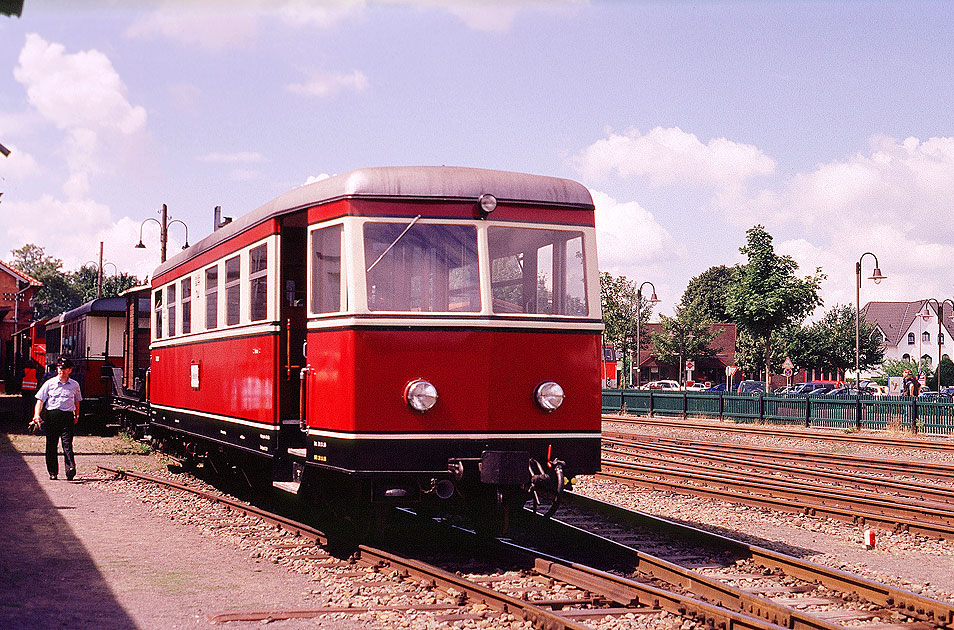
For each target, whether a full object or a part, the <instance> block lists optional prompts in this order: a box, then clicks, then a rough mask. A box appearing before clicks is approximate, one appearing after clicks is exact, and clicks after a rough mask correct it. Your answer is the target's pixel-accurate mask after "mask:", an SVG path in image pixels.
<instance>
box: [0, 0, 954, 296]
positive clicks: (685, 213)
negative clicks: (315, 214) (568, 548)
mask: <svg viewBox="0 0 954 630" xmlns="http://www.w3.org/2000/svg"><path fill="white" fill-rule="evenodd" d="M952 24H954V5H952V4H951V3H947V2H927V3H925V2H905V3H895V2H884V3H881V2H860V1H857V2H850V1H844V2H791V3H782V2H753V1H744V2H718V3H716V2H711V3H706V2H694V3H690V2H674V3H666V2H576V1H568V2H546V3H543V2H506V3H505V2H500V3H495V2H492V1H483V2H477V1H473V2H442V1H440V0H385V1H380V2H376V1H373V0H366V1H355V2H334V3H332V2H301V1H299V2H270V3H265V2H251V1H247V2H241V1H239V2H224V1H223V2H189V3H185V2H173V3H158V2H147V1H142V2H134V3H128V2H127V3H120V2H105V1H103V2H85V3H84V2H80V3H69V2H65V1H60V2H54V1H42V0H26V1H25V6H24V10H23V15H22V17H20V18H15V17H0V143H3V144H4V145H6V146H7V147H8V148H10V149H12V151H13V152H12V154H11V155H10V157H8V158H5V159H4V158H0V191H2V192H3V193H4V195H3V198H2V202H0V226H2V230H0V259H3V260H9V259H10V251H11V250H12V249H15V248H17V247H20V246H22V245H23V244H24V243H28V242H32V243H35V244H37V245H40V246H42V247H44V248H45V249H46V251H47V253H48V254H51V255H53V256H56V257H58V258H61V259H63V261H64V263H65V266H66V267H67V268H68V269H75V268H76V267H78V266H80V265H82V264H83V263H84V262H86V261H89V260H94V259H95V258H96V257H97V255H98V244H99V241H105V252H106V259H107V260H109V261H111V262H113V263H114V264H116V265H117V266H119V268H121V269H123V270H128V271H131V272H133V273H136V274H138V275H139V276H140V277H143V276H145V275H147V274H151V272H152V269H153V268H154V267H155V266H156V265H157V264H158V262H159V260H158V256H159V254H158V247H157V245H156V242H157V237H158V229H157V227H156V225H155V224H154V223H150V224H148V225H147V226H146V228H145V241H146V243H147V245H150V247H149V248H148V249H146V250H140V249H134V248H133V247H132V245H133V244H135V243H136V242H137V241H138V238H139V229H140V223H141V222H142V221H143V220H144V219H146V218H147V217H157V214H156V211H157V209H158V208H159V207H160V206H161V204H163V203H166V204H168V206H169V209H170V213H171V215H172V217H173V218H175V219H180V220H182V221H184V222H185V223H187V224H188V226H189V238H190V241H192V242H195V241H197V240H199V239H200V238H202V237H203V236H205V235H206V234H208V233H209V231H210V230H211V227H212V208H213V207H214V206H216V205H221V206H222V207H223V211H224V213H225V214H227V215H230V216H238V215H241V214H243V213H245V212H248V211H250V210H252V209H254V208H256V207H257V206H259V205H261V204H262V203H264V202H266V201H268V200H269V199H271V198H273V197H275V196H277V195H278V194H280V193H282V192H284V191H286V190H289V189H291V188H294V187H295V186H299V185H301V184H303V183H305V182H306V181H308V179H309V178H313V177H320V176H323V175H330V174H337V173H344V172H347V171H349V170H352V169H354V168H360V167H365V166H381V165H418V164H448V165H462V166H475V167H483V168H495V169H503V170H514V171H523V172H531V173H540V174H547V175H556V176H561V177H568V178H571V179H576V180H578V181H581V182H583V183H584V184H585V185H586V186H588V187H589V188H590V189H591V191H593V194H594V199H595V200H596V202H597V213H598V214H597V217H598V218H597V228H598V239H599V248H600V251H599V255H600V268H601V269H602V270H605V271H609V272H610V273H613V274H614V275H620V274H623V275H626V276H627V277H629V278H630V279H632V280H636V281H639V282H642V281H644V280H649V281H652V282H653V283H654V284H655V286H656V288H657V292H658V294H659V296H660V298H661V299H662V300H663V302H662V304H660V307H659V308H660V310H661V311H662V312H670V311H671V308H672V305H673V304H674V303H675V302H676V301H678V299H679V297H680V296H681V294H682V292H683V290H684V289H685V286H686V283H687V282H688V281H689V279H690V278H691V277H692V276H695V275H698V274H699V273H701V272H702V271H704V270H705V269H707V268H708V267H709V266H711V265H716V264H729V265H731V264H734V263H736V262H740V261H741V257H740V254H739V252H738V248H739V247H740V246H741V245H743V244H744V242H745V230H746V229H747V228H749V227H751V226H753V225H755V224H757V223H761V224H763V225H765V226H766V227H767V229H768V230H769V232H770V233H771V234H772V235H773V236H774V237H775V244H776V249H777V250H778V251H780V252H782V253H788V254H791V255H792V256H794V257H795V259H796V260H797V261H798V263H799V265H800V273H802V274H803V275H807V274H810V273H813V272H814V270H815V268H816V267H822V270H823V271H824V272H825V273H826V274H827V275H828V280H826V281H825V282H824V283H823V287H822V288H823V297H824V299H825V305H826V307H830V306H833V305H834V304H836V303H842V304H844V303H852V304H853V303H854V299H855V293H854V288H855V286H854V285H855V280H854V263H855V261H857V260H858V258H859V256H860V255H861V254H862V253H863V252H865V251H872V252H874V253H875V254H876V255H877V256H878V258H879V261H880V265H881V269H882V271H883V272H884V273H885V274H886V275H887V276H888V280H886V281H885V282H883V283H882V284H881V285H878V286H877V287H876V286H875V285H873V284H872V283H870V282H866V283H865V285H864V286H863V288H862V301H863V302H864V301H867V300H871V299H878V300H892V299H897V300H909V299H910V300H913V299H918V298H923V297H937V298H944V297H948V296H951V295H952V294H954V280H952V273H951V269H952V261H954V221H952V218H954V129H952V121H954V116H952V113H954V103H952V101H954V65H952V63H951V60H952V59H954V38H952V37H951V36H950V35H951V25H952ZM183 236H184V234H183V231H182V230H181V226H178V225H176V226H174V227H173V228H172V231H171V237H172V239H173V240H176V241H178V242H179V243H181V242H182V240H183ZM110 270H111V268H109V267H107V271H110ZM870 270H871V260H870V258H867V259H866V260H865V272H866V275H870Z"/></svg>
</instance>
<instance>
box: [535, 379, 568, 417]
mask: <svg viewBox="0 0 954 630" xmlns="http://www.w3.org/2000/svg"><path fill="white" fill-rule="evenodd" d="M533 396H534V398H536V399H537V404H538V405H540V409H543V410H544V411H553V410H555V409H556V408H557V407H559V406H560V405H562V404H563V388H562V387H560V386H559V385H557V384H556V383H554V382H553V381H547V382H545V383H540V384H539V385H537V391H535V392H534V393H533Z"/></svg>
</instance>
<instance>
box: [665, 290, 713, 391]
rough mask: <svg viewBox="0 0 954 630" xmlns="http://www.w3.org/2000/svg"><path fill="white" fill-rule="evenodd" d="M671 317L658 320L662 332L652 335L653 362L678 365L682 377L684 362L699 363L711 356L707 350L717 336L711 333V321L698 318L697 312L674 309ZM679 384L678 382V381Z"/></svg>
mask: <svg viewBox="0 0 954 630" xmlns="http://www.w3.org/2000/svg"><path fill="white" fill-rule="evenodd" d="M675 313H676V316H675V317H667V316H665V315H660V316H659V322H660V324H661V325H662V332H658V333H653V334H652V336H651V337H652V344H653V349H654V351H655V354H656V360H657V361H659V362H660V363H665V364H667V365H678V366H679V374H680V375H682V373H683V370H684V369H685V366H686V363H685V362H686V360H687V359H701V358H703V357H708V356H712V355H714V354H715V352H714V351H713V350H712V348H710V347H709V344H710V343H712V340H713V339H715V338H716V336H717V335H718V332H716V331H713V330H712V321H711V320H709V319H706V318H704V317H701V316H700V315H699V311H693V310H690V309H687V308H682V307H679V306H677V307H676V309H675ZM679 380H680V383H681V382H682V380H683V379H682V378H680V379H679Z"/></svg>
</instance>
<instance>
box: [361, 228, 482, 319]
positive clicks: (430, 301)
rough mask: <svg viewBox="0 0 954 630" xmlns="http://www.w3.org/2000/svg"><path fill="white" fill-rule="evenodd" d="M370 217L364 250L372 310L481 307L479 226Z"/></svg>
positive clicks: (457, 310)
mask: <svg viewBox="0 0 954 630" xmlns="http://www.w3.org/2000/svg"><path fill="white" fill-rule="evenodd" d="M408 227H409V226H408V224H407V223H366V224H365V225H364V256H365V269H367V288H368V308H369V309H370V310H372V311H411V312H431V313H433V312H453V313H466V312H470V313H474V312H478V311H480V282H479V273H478V265H477V228H476V227H475V226H472V225H438V224H422V223H415V224H414V225H412V226H410V229H407V228H408Z"/></svg>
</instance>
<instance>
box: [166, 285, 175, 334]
mask: <svg viewBox="0 0 954 630" xmlns="http://www.w3.org/2000/svg"><path fill="white" fill-rule="evenodd" d="M166 304H168V307H167V309H168V312H167V313H166V316H167V317H168V318H169V336H170V337H174V336H175V334H176V285H175V283H173V284H170V285H169V286H167V287H166Z"/></svg>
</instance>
